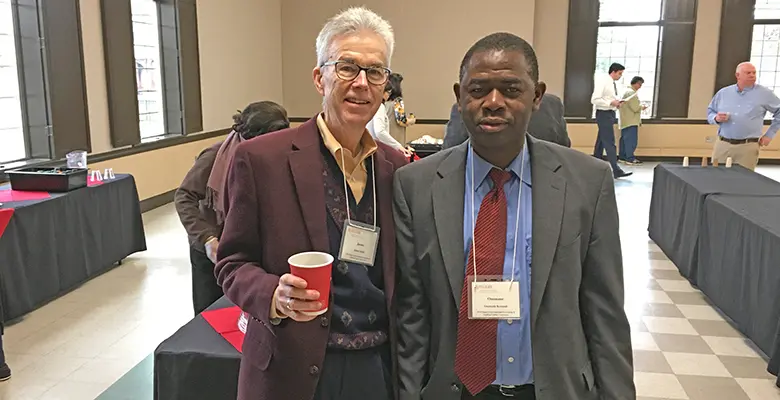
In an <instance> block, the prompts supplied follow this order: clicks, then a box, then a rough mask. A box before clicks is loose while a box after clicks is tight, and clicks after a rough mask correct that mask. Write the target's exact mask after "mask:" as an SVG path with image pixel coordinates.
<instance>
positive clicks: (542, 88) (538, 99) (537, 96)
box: [534, 81, 547, 111]
mask: <svg viewBox="0 0 780 400" xmlns="http://www.w3.org/2000/svg"><path fill="white" fill-rule="evenodd" d="M545 93H547V84H546V83H544V82H543V81H539V83H537V84H536V93H534V111H539V104H541V103H542V96H544V94H545Z"/></svg>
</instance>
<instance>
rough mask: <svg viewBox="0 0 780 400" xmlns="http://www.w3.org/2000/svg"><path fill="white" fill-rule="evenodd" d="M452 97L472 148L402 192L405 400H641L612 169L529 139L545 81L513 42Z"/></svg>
mask: <svg viewBox="0 0 780 400" xmlns="http://www.w3.org/2000/svg"><path fill="white" fill-rule="evenodd" d="M454 91H455V95H456V98H457V100H458V103H457V104H458V109H459V111H460V114H461V115H462V118H463V124H464V126H465V128H466V129H467V130H468V132H469V136H470V139H469V140H467V141H466V142H464V143H463V144H461V145H458V146H456V147H453V148H450V149H447V150H443V151H441V152H439V153H436V154H434V155H432V156H430V157H426V158H424V159H423V160H421V161H417V162H414V163H412V164H410V165H408V166H407V167H404V168H401V169H399V170H398V171H397V172H396V174H395V181H394V184H393V190H394V191H395V193H394V204H393V213H394V217H395V223H396V224H395V227H396V247H397V250H398V251H397V253H398V256H397V263H398V269H397V271H396V281H397V282H398V283H397V286H396V292H395V299H396V303H395V306H396V310H397V313H398V346H397V355H398V376H399V398H400V399H402V400H420V399H436V400H471V399H477V400H497V399H504V398H507V397H511V398H514V399H517V400H591V399H634V398H636V390H635V387H634V383H633V368H632V363H633V361H632V352H631V335H630V328H629V325H628V320H627V318H626V315H625V312H624V310H623V266H622V256H621V250H620V236H619V232H620V229H619V227H618V215H617V204H616V200H615V188H614V180H613V176H612V169H611V168H610V166H609V165H607V164H606V163H604V162H602V161H600V160H597V159H595V158H593V157H591V156H589V155H586V154H583V153H580V152H577V151H575V150H571V149H568V148H565V147H562V146H557V145H555V144H551V143H547V142H545V141H542V140H537V139H535V138H533V137H532V136H531V135H530V134H528V133H527V130H528V126H529V121H530V119H531V115H532V114H533V113H535V112H536V111H538V109H539V104H540V102H541V99H542V96H543V95H544V86H543V85H540V84H539V67H538V63H537V60H536V55H535V53H534V50H533V48H532V47H531V45H530V44H528V43H527V42H526V41H525V40H523V39H521V38H519V37H517V36H515V35H512V34H509V33H494V34H492V35H488V36H486V37H484V38H482V39H480V40H479V41H478V42H477V43H475V44H474V45H473V46H472V47H471V49H469V50H468V52H467V53H466V55H465V57H464V58H463V61H462V63H461V69H460V80H459V83H457V84H456V85H455V87H454Z"/></svg>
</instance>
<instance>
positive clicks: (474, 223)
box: [469, 146, 525, 282]
mask: <svg viewBox="0 0 780 400" xmlns="http://www.w3.org/2000/svg"><path fill="white" fill-rule="evenodd" d="M469 152H470V153H471V154H470V156H471V186H472V187H471V251H472V252H473V253H474V256H473V257H472V263H473V264H474V282H476V281H477V241H476V226H477V217H479V215H477V216H474V211H475V210H474V192H475V191H476V189H477V188H478V187H479V185H477V183H476V182H474V161H475V160H474V149H473V148H472V147H471V146H469ZM520 154H521V155H520V182H519V188H518V189H517V215H516V216H515V238H514V247H513V248H512V279H511V280H510V282H514V281H515V266H516V264H517V236H518V235H517V231H518V227H519V226H520V208H521V205H522V201H523V197H522V194H523V173H524V172H525V162H524V161H525V160H524V158H525V146H523V149H522V150H521V153H520ZM505 240H506V239H505ZM502 275H503V272H502Z"/></svg>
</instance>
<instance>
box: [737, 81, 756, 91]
mask: <svg viewBox="0 0 780 400" xmlns="http://www.w3.org/2000/svg"><path fill="white" fill-rule="evenodd" d="M755 88H756V84H753V86H747V87H745V88H744V89H742V91H740V90H739V86H738V85H737V84H736V83H735V84H734V90H736V91H737V93H747V92H750V91H752V90H753V89H755Z"/></svg>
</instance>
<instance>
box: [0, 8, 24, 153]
mask: <svg viewBox="0 0 780 400" xmlns="http://www.w3.org/2000/svg"><path fill="white" fill-rule="evenodd" d="M6 1H7V3H8V5H9V7H10V10H11V35H12V38H13V43H14V62H15V63H16V69H15V70H16V86H17V90H18V95H19V113H20V117H21V128H22V141H23V146H24V155H23V156H22V157H21V158H13V159H8V160H2V159H0V164H11V163H16V162H19V161H23V160H26V159H28V158H29V157H30V137H29V132H30V129H29V127H28V126H27V121H28V118H27V112H26V109H25V99H24V74H23V71H22V69H21V68H20V58H21V45H22V41H21V32H20V28H19V11H18V9H17V5H16V4H15V2H14V1H12V0H6Z"/></svg>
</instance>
